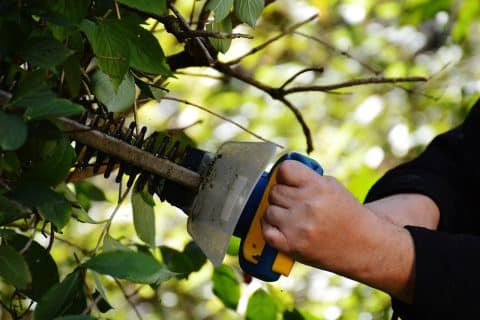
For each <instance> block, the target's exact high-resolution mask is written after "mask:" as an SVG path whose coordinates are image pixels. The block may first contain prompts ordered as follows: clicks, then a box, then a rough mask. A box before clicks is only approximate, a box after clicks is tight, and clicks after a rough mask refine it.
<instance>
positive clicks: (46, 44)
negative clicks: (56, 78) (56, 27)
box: [20, 37, 72, 68]
mask: <svg viewBox="0 0 480 320" xmlns="http://www.w3.org/2000/svg"><path fill="white" fill-rule="evenodd" d="M71 53H72V52H71V51H70V50H69V49H67V48H65V46H64V45H63V44H62V43H61V42H60V41H58V40H56V39H54V38H53V37H35V38H31V39H30V40H29V41H28V42H27V45H26V46H25V47H24V48H23V49H22V50H21V52H20V55H21V56H22V58H24V59H25V60H27V61H28V62H30V63H31V64H33V65H35V66H38V67H40V68H53V67H55V66H56V65H58V64H60V63H62V62H63V61H65V59H66V58H67V57H68V56H69V55H70V54H71Z"/></svg>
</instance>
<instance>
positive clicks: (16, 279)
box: [0, 245, 32, 289]
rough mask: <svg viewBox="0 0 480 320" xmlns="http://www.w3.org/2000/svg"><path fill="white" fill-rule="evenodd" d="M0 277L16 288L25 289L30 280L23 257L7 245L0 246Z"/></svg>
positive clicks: (30, 276)
mask: <svg viewBox="0 0 480 320" xmlns="http://www.w3.org/2000/svg"><path fill="white" fill-rule="evenodd" d="M0 277H2V278H3V280H4V281H5V282H7V283H9V284H11V285H13V286H15V287H16V288H17V289H26V288H27V286H28V285H30V284H31V282H32V275H31V274H30V270H29V269H28V266H27V262H26V261H25V258H24V257H23V256H22V255H21V254H20V253H19V252H18V251H17V250H15V249H14V248H12V247H11V246H9V245H1V246H0Z"/></svg>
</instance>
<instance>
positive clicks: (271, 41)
mask: <svg viewBox="0 0 480 320" xmlns="http://www.w3.org/2000/svg"><path fill="white" fill-rule="evenodd" d="M317 17H318V14H314V15H313V16H311V17H309V18H308V19H306V20H303V21H301V22H298V23H296V24H294V25H292V26H290V27H288V28H286V29H285V30H284V31H282V32H281V33H279V34H277V35H276V36H275V37H273V38H270V39H268V40H267V41H265V42H263V43H262V44H260V45H258V46H256V47H253V48H252V49H251V50H250V51H248V52H247V53H245V54H243V55H241V56H240V57H238V58H235V59H233V60H230V61H228V62H226V63H225V64H227V65H234V64H238V63H240V61H242V60H243V59H245V58H246V57H248V56H251V55H253V54H255V53H257V52H258V51H260V50H262V49H264V48H265V47H266V46H268V45H270V44H272V43H273V42H275V41H277V40H278V39H280V38H282V37H284V36H286V35H288V34H291V33H292V32H294V31H295V30H296V29H298V28H300V27H301V26H303V25H304V24H307V23H308V22H310V21H312V20H315V19H316V18H317Z"/></svg>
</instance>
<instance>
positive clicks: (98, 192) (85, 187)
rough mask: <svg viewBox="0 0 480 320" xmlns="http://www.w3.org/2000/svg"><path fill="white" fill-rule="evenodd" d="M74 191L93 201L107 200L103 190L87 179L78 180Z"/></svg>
mask: <svg viewBox="0 0 480 320" xmlns="http://www.w3.org/2000/svg"><path fill="white" fill-rule="evenodd" d="M75 192H76V193H77V196H78V195H79V194H82V195H85V196H86V197H88V198H89V199H90V200H93V201H105V200H107V198H106V197H105V193H104V192H103V190H102V189H100V188H99V187H97V186H96V185H94V184H93V183H91V182H89V181H80V182H77V183H75Z"/></svg>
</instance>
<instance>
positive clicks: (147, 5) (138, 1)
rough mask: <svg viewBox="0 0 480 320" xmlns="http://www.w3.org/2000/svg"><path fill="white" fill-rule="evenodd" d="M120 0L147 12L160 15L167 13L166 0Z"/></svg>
mask: <svg viewBox="0 0 480 320" xmlns="http://www.w3.org/2000/svg"><path fill="white" fill-rule="evenodd" d="M118 2H119V3H121V4H124V5H126V6H129V7H132V8H135V9H138V10H140V11H143V12H147V13H153V14H158V15H161V14H165V13H167V1H166V0H154V1H152V0H118Z"/></svg>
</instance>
